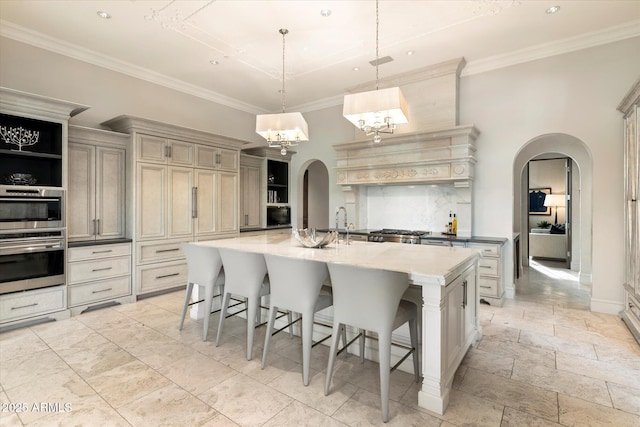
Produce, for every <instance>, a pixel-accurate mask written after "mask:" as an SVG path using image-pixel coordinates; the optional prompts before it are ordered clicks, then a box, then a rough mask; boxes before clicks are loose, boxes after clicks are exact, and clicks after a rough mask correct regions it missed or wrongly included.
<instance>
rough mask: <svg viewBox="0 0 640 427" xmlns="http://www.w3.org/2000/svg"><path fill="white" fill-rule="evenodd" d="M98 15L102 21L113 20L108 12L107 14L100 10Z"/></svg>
mask: <svg viewBox="0 0 640 427" xmlns="http://www.w3.org/2000/svg"><path fill="white" fill-rule="evenodd" d="M96 13H97V14H98V16H99V17H100V18H102V19H111V15H110V14H109V13H108V12H105V11H103V10H99V11H97V12H96Z"/></svg>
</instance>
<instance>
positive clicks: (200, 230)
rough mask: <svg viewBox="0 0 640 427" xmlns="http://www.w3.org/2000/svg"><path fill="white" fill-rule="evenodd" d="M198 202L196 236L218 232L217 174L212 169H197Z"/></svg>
mask: <svg viewBox="0 0 640 427" xmlns="http://www.w3.org/2000/svg"><path fill="white" fill-rule="evenodd" d="M195 171H196V184H195V186H196V188H197V196H196V200H197V204H196V218H195V233H196V237H197V236H201V235H203V234H212V233H215V232H216V229H217V227H216V219H217V218H216V210H217V207H216V204H217V194H216V193H217V191H216V190H217V189H216V184H217V181H218V180H217V176H218V173H217V172H215V171H211V170H205V169H196V170H195Z"/></svg>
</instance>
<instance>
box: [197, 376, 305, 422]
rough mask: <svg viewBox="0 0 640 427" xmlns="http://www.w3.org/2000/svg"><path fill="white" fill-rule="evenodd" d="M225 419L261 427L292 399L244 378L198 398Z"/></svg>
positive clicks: (239, 378) (233, 379)
mask: <svg viewBox="0 0 640 427" xmlns="http://www.w3.org/2000/svg"><path fill="white" fill-rule="evenodd" d="M198 398H200V399H201V400H202V401H203V402H206V403H208V404H209V405H210V406H212V407H213V408H214V409H215V410H216V411H218V412H220V413H221V414H223V415H224V416H225V417H227V418H229V419H231V420H232V421H234V422H236V423H238V424H240V425H243V426H259V425H262V424H264V423H265V422H267V421H268V420H269V419H271V418H272V417H273V416H274V415H276V414H277V413H278V412H280V411H281V410H282V409H284V408H285V407H286V406H287V405H289V404H290V403H291V402H292V401H293V399H291V398H290V397H289V396H286V395H284V394H282V393H280V392H278V391H276V390H274V389H273V388H271V387H267V386H265V385H263V384H260V383H259V382H257V381H254V380H252V379H251V378H249V377H246V376H244V375H242V374H238V375H236V376H234V377H231V378H229V379H228V380H226V381H223V382H222V383H220V384H218V385H216V386H214V387H212V388H210V389H209V390H207V391H205V392H204V393H202V394H199V395H198Z"/></svg>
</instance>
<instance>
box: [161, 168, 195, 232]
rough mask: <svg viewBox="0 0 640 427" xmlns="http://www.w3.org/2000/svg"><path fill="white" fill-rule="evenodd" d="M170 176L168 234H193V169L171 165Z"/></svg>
mask: <svg viewBox="0 0 640 427" xmlns="http://www.w3.org/2000/svg"><path fill="white" fill-rule="evenodd" d="M168 174H169V177H168V190H169V191H168V193H167V201H168V207H169V209H168V212H167V219H168V236H167V237H169V238H172V237H185V236H192V235H193V211H192V208H193V188H194V185H193V169H191V168H179V167H169V172H168Z"/></svg>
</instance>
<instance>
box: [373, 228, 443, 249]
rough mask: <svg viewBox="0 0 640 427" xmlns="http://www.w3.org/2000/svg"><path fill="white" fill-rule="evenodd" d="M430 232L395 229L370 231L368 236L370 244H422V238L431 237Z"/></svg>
mask: <svg viewBox="0 0 640 427" xmlns="http://www.w3.org/2000/svg"><path fill="white" fill-rule="evenodd" d="M430 234H431V232H430V231H420V230H398V229H394V228H383V229H382V230H375V231H370V232H369V235H368V236H367V241H369V242H379V243H382V242H393V243H410V244H417V245H419V244H420V238H421V237H423V236H428V235H430Z"/></svg>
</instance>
